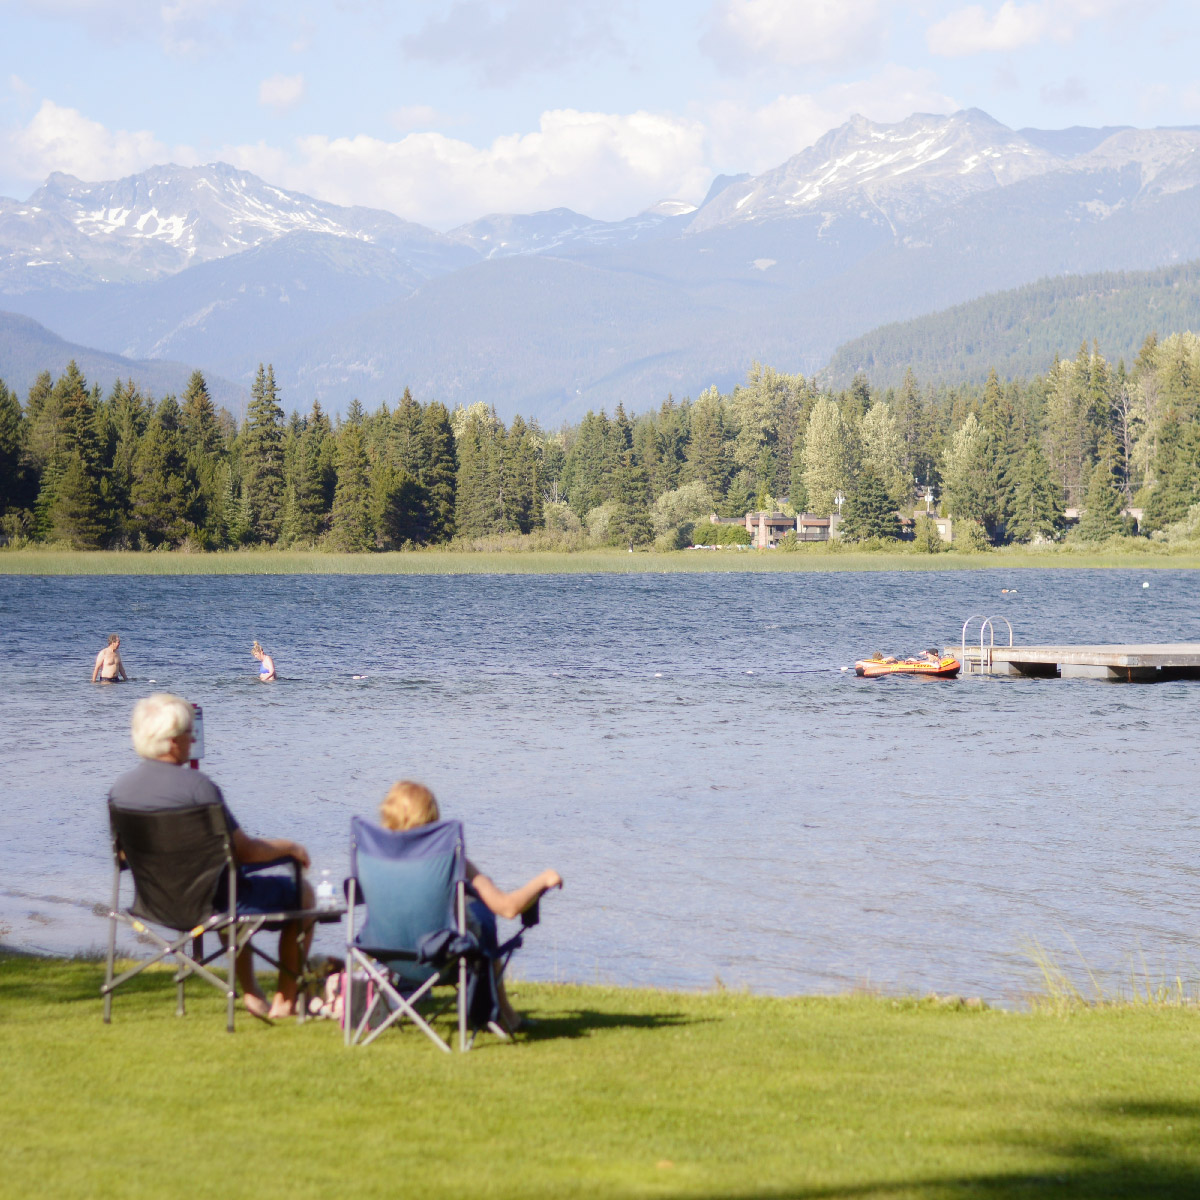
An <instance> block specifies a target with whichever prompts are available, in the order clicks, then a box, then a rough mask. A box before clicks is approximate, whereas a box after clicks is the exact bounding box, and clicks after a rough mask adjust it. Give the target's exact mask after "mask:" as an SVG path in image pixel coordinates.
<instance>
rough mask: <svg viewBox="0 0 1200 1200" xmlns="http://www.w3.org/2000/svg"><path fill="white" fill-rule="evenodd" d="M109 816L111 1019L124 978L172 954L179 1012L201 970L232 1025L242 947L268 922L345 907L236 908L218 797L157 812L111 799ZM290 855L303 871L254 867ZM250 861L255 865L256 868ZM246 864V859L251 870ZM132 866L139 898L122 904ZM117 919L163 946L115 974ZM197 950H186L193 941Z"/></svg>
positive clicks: (328, 915)
mask: <svg viewBox="0 0 1200 1200" xmlns="http://www.w3.org/2000/svg"><path fill="white" fill-rule="evenodd" d="M108 812H109V823H110V827H111V830H112V846H113V890H112V907H111V908H110V909H109V910H108V912H107V916H108V920H109V930H108V966H107V970H106V972H105V978H104V985H103V987H101V989H100V994H101V995H102V996H103V997H104V1021H105V1023H106V1024H108V1023H109V1022H111V1020H112V997H113V992H114V991H116V989H117V988H119V987H120V986H121V985H122V984H124V983H127V982H128V981H129V980H131V979H133V978H134V977H135V976H136V975H140V974H141V973H142V972H143V971H144V970H146V968H147V967H151V966H153V965H154V964H155V963H158V962H161V961H162V960H163V959H164V958H167V957H168V956H173V957H174V960H175V962H176V963H177V964H178V970H177V971H176V973H175V984H176V989H177V999H176V1008H175V1012H176V1015H178V1016H183V1014H184V1011H185V1007H184V984H185V982H186V980H187V979H188V977H189V976H190V975H196V976H198V977H199V978H200V979H202V980H204V982H205V983H208V984H211V985H212V986H213V987H214V988H216V989H217V991H219V992H221V993H222V995H224V996H225V999H226V1005H227V1018H226V1028H227V1029H228V1030H229V1032H230V1033H232V1032H233V1027H234V1026H233V1015H234V1002H235V1000H236V998H237V990H236V975H235V970H234V964H235V962H236V960H237V956H238V953H239V952H240V951H241V950H242V949H243V948H244V947H245V946H246V945H248V944H249V943H250V941H251V939H252V938H253V937H254V936H255V935H256V934H257V933H259V932H260V931H261V930H264V929H278V928H279V927H280V925H282V924H283V923H284V922H285V921H292V920H302V919H306V918H312V919H316V920H321V921H330V920H340V919H341V915H342V910H340V909H339V910H334V911H329V910H322V911H320V912H314V911H310V910H296V911H291V912H278V913H253V914H243V915H241V916H239V915H238V911H237V882H238V872H237V868H236V866H235V864H234V858H233V845H232V841H231V838H230V834H229V830H228V828H227V827H226V824H225V813H224V809H223V808H222V806H221V805H220V804H206V805H202V806H198V807H196V808H185V809H165V810H161V811H157V812H133V811H129V810H126V809H118V808H114V807H113V806H112V805H111V804H110V805H109V810H108ZM283 862H287V863H290V864H291V865H292V868H293V869H294V870H295V872H296V880H297V884H299V879H300V865H299V863H296V862H295V861H294V860H292V859H286V860H284V859H280V860H276V862H274V863H262V864H255V868H265V867H268V866H276V865H278V864H279V863H283ZM255 868H249V869H255ZM247 869H248V868H246V867H243V868H242V870H243V871H245V870H247ZM126 870H128V871H129V872H130V874H131V875H132V876H133V884H134V898H133V903H132V904H130V905H129V906H128V908H122V907H121V876H122V873H123V872H124V871H126ZM222 877H224V879H225V881H226V882H225V887H224V895H223V897H222V899H223V904H221V905H220V906H218V904H217V899H216V897H217V894H218V891H219V890H220V888H219V886H218V885H219V884H220V882H221V879H222ZM118 922H120V923H124V924H125V925H128V926H129V927H130V928H131V929H132V930H133V931H134V932H135V933H137V934H138V935H140V936H141V937H142V938H143V939H147V940H149V941H150V942H151V943H152V944H153V945H154V946H155V947H156V949H157V952H156V953H155V954H154V955H153V956H152V957H151V958H149V959H147V960H145V961H144V962H140V963H138V964H137V965H136V966H134V967H131V968H130V969H129V970H128V971H124V972H123V973H122V974H120V975H114V970H115V963H116V948H117V925H118ZM152 925H157V926H161V927H163V928H165V929H169V930H173V931H174V932H175V933H176V934H178V936H177V937H175V938H174V939H168V938H165V937H163V936H161V935H160V934H159V933H157V932H156V931H155V930H154V929H152V928H150V926H152ZM206 933H215V934H216V935H217V940H218V945H217V949H216V950H214V951H212V952H211V953H209V954H207V955H206V954H205V953H204V935H205V934H206ZM189 943H191V950H190V952H189V951H188V949H187V947H188V944H189ZM254 952H255V953H256V954H258V955H260V956H261V957H262V958H265V959H266V960H267V961H268V962H270V963H272V964H273V965H274V966H275V967H276V968H278V969H279V970H281V971H282V970H284V969H285V968H283V966H282V965H281V964H280V963H279V961H278V960H277V959H275V958H272V957H271V955H269V954H267V953H264V952H263V951H262V950H261V949H260V948H259V947H258V946H255V947H254ZM222 956H224V957H225V958H226V959H227V962H226V978H225V979H222V978H221V977H220V976H219V975H217V974H216V973H215V972H214V971H213V970H211V969H210V964H212V963H214V962H215V960H216V959H219V958H221V957H222ZM306 982H307V969H306V964H303V963H302V964H301V978H300V984H301V986H302V987H303V985H304V984H305V983H306ZM300 999H301V1013H303V1012H304V1011H305V1010H306V1009H307V1004H306V1003H304V1001H305V1000H306V992H304V993H302V995H301V997H300Z"/></svg>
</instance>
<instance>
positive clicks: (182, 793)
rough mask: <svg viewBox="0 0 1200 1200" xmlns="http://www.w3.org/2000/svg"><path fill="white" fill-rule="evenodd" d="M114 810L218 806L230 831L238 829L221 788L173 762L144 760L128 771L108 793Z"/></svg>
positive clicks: (156, 810)
mask: <svg viewBox="0 0 1200 1200" xmlns="http://www.w3.org/2000/svg"><path fill="white" fill-rule="evenodd" d="M108 800H109V803H110V804H111V805H112V806H113V807H114V808H119V809H123V810H125V811H129V812H161V811H162V810H163V809H172V808H201V807H203V806H204V805H206V804H219V805H220V806H221V807H222V808H223V809H224V810H225V824H226V825H227V826H228V828H229V832H230V833H233V831H234V830H235V829H237V828H238V823H237V819H236V818H235V817H234V815H233V813H231V812H230V811H229V805H227V804H226V803H225V797H224V796H222V795H221V789H220V788H219V787H217V785H216V784H215V783H213V781H212V780H211V779H209V777H208V776H207V775H205V774H204V772H203V771H193V770H191V769H190V768H188V767H177V766H176V765H175V764H174V763H168V762H159V761H158V760H156V759H149V758H144V759H142V761H141V762H140V763H138V765H137V766H136V767H134V768H133V770H132V771H126V772H125V774H124V775H122V776H121V778H120V779H118V780H117V782H116V783H114V784H113V785H112V787H111V788H110V789H109V792H108Z"/></svg>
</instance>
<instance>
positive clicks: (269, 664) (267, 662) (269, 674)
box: [250, 642, 275, 683]
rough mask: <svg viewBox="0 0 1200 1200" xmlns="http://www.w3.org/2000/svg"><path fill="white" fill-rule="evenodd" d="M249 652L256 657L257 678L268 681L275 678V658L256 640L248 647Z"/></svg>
mask: <svg viewBox="0 0 1200 1200" xmlns="http://www.w3.org/2000/svg"><path fill="white" fill-rule="evenodd" d="M250 653H251V654H253V655H254V657H255V658H257V659H258V678H259V679H260V680H261V681H262V682H263V683H270V682H271V680H272V679H274V678H275V660H274V659H273V658H272V657H271V656H270V655H269V654H268V653H267V652H266V651H265V650H264V649H263V648H262V647H261V646H260V645H259V644H258V643H257V642H255V643H254V645H253V646H251V647H250Z"/></svg>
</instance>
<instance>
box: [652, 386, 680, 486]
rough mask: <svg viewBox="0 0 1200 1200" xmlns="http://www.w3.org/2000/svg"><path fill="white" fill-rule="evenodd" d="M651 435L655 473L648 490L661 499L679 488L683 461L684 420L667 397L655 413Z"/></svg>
mask: <svg viewBox="0 0 1200 1200" xmlns="http://www.w3.org/2000/svg"><path fill="white" fill-rule="evenodd" d="M654 433H655V439H656V441H657V443H658V445H657V454H656V455H655V464H656V465H655V472H654V476H653V478H652V479H651V481H650V486H651V490H652V491H653V492H654V494H655V495H656V496H661V495H662V494H663V493H664V492H671V491H674V490H675V489H676V488H677V487H678V486H679V481H680V477H681V472H682V470H683V465H684V462H685V460H686V457H687V440H688V420H687V416H686V415H685V413H684V411H683V409H682V408H680V406H679V405H678V404H676V403H675V401H674V399H673V398H672V397H671V396H669V395H668V396H667V398H666V399H665V400H664V401H663V402H662V407H661V408H660V409H659V410H658V420H657V421H656V422H655V424H654Z"/></svg>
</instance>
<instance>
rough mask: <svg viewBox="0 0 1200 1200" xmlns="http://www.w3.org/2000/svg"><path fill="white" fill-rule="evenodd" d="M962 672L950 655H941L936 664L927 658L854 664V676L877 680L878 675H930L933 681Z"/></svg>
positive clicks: (864, 660)
mask: <svg viewBox="0 0 1200 1200" xmlns="http://www.w3.org/2000/svg"><path fill="white" fill-rule="evenodd" d="M960 670H962V667H961V665H960V664H959V661H958V659H957V658H955V657H954V655H952V654H946V655H943V656H942V657H941V658H940V659H939V660H938V661H937V662H932V661H930V660H929V659H927V658H897V659H893V660H892V661H891V662H888V661H887V660H886V659H880V658H864V659H860V660H859V661H858V662H856V663H855V664H854V673H855V675H861V676H862V677H863V678H864V679H877V678H878V677H879V676H880V675H932V676H933V677H934V678H935V679H953V678H954V677H955V675H957V674H958V673H959V671H960Z"/></svg>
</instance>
